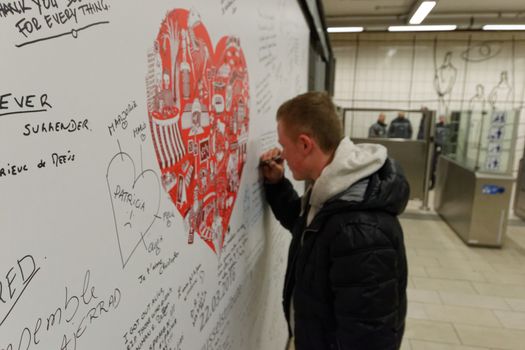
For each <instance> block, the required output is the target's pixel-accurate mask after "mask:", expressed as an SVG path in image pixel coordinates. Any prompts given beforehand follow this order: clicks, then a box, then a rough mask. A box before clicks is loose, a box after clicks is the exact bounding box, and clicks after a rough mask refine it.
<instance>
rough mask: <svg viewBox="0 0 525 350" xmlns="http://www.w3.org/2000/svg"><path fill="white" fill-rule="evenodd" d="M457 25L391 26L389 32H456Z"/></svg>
mask: <svg viewBox="0 0 525 350" xmlns="http://www.w3.org/2000/svg"><path fill="white" fill-rule="evenodd" d="M457 27H458V26H457V25H455V24H445V25H432V26H390V27H388V31H389V32H444V31H450V30H456V28H457Z"/></svg>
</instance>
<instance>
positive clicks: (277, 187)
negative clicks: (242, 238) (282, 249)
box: [265, 160, 409, 350]
mask: <svg viewBox="0 0 525 350" xmlns="http://www.w3.org/2000/svg"><path fill="white" fill-rule="evenodd" d="M265 190H266V197H267V200H268V202H269V203H270V206H271V207H272V211H273V212H274V214H275V216H276V218H277V219H278V220H279V221H280V222H281V224H282V225H283V226H284V227H285V228H287V229H288V230H290V231H291V232H292V235H293V238H292V242H291V245H290V251H289V257H288V268H287V272H286V279H285V286H284V293H283V306H284V311H285V315H286V318H287V320H288V321H290V303H291V301H292V300H293V303H294V316H295V317H294V321H295V322H294V323H295V327H294V330H293V334H294V336H295V346H296V350H308V349H312V350H314V349H315V350H323V349H352V350H354V349H355V350H361V349H362V350H390V349H392V350H393V349H398V348H399V345H400V343H401V338H402V336H403V331H404V323H405V315H406V307H407V299H406V287H407V262H406V256H405V247H404V242H403V231H402V229H401V226H400V224H399V221H398V219H397V215H398V214H400V213H401V212H402V211H403V210H404V208H405V206H406V204H407V201H408V197H409V187H408V183H407V182H406V180H405V178H404V176H403V175H402V172H401V169H400V168H399V167H398V166H397V165H396V163H395V162H393V161H391V160H387V161H386V162H385V164H384V165H383V167H382V168H381V169H380V170H379V171H378V172H376V173H375V174H373V175H372V176H370V177H368V178H366V179H363V180H361V181H359V182H357V183H355V184H354V185H352V186H351V187H349V188H348V189H347V190H345V191H343V192H342V193H340V194H339V195H337V196H336V197H334V198H332V199H330V200H329V201H327V202H326V203H325V204H324V205H323V207H322V208H321V210H320V211H319V212H318V213H317V214H316V216H315V217H314V219H313V221H312V222H311V223H310V225H308V227H305V226H306V225H305V222H306V221H305V217H304V216H306V215H301V200H300V198H299V197H298V196H297V193H296V192H295V191H294V189H293V187H292V185H291V183H290V182H289V181H288V180H286V179H283V181H281V182H280V183H278V184H274V185H270V184H267V185H265ZM292 296H293V298H292ZM288 323H289V324H290V322H288Z"/></svg>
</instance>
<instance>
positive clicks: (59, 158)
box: [51, 150, 75, 167]
mask: <svg viewBox="0 0 525 350" xmlns="http://www.w3.org/2000/svg"><path fill="white" fill-rule="evenodd" d="M51 161H52V162H53V165H54V166H55V167H59V166H61V165H64V164H68V163H71V162H74V161H75V155H74V154H73V153H71V151H69V150H68V151H67V153H65V154H58V153H52V154H51Z"/></svg>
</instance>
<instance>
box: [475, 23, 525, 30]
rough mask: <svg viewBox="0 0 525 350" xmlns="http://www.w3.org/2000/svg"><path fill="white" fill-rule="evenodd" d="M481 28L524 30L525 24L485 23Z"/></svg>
mask: <svg viewBox="0 0 525 350" xmlns="http://www.w3.org/2000/svg"><path fill="white" fill-rule="evenodd" d="M483 30H525V24H486V25H484V26H483Z"/></svg>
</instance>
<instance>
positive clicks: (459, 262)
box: [401, 205, 525, 350]
mask: <svg viewBox="0 0 525 350" xmlns="http://www.w3.org/2000/svg"><path fill="white" fill-rule="evenodd" d="M513 222H514V223H516V222H517V221H514V220H513ZM401 223H402V225H403V228H404V231H405V243H406V247H407V255H408V262H409V288H408V300H409V305H408V318H407V329H406V333H405V338H404V342H403V346H402V349H403V350H452V349H454V350H481V349H485V350H487V349H491V350H496V349H497V350H500V349H516V350H524V349H525V226H524V225H523V224H520V223H519V222H518V224H517V225H512V226H509V228H508V230H507V238H506V242H505V245H504V247H503V248H502V249H489V248H473V247H468V246H466V245H465V244H464V243H463V242H462V241H461V240H460V239H459V237H458V236H456V234H455V233H454V232H453V231H452V230H451V229H450V228H449V227H448V226H447V225H446V224H445V223H444V222H443V221H441V220H440V219H439V217H438V216H436V215H435V214H430V213H424V212H420V211H419V210H417V209H415V207H414V206H413V205H411V206H410V207H409V209H408V210H407V213H406V214H405V215H403V216H402V217H401Z"/></svg>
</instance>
